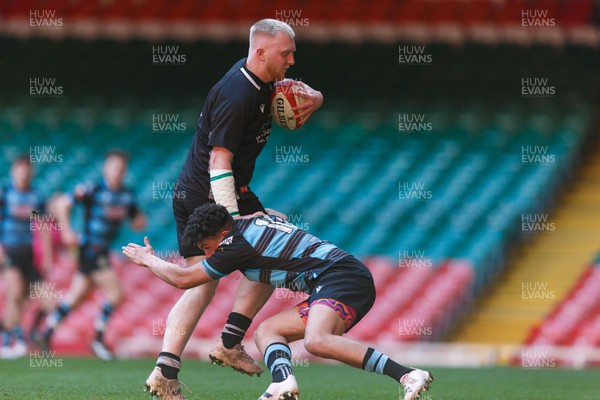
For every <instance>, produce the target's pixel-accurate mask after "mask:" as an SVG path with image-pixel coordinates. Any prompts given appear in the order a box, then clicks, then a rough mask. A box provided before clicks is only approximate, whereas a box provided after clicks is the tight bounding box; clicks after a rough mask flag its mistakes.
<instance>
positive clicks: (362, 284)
mask: <svg viewBox="0 0 600 400" xmlns="http://www.w3.org/2000/svg"><path fill="white" fill-rule="evenodd" d="M257 214H260V213H257ZM184 241H185V242H186V243H187V244H188V245H193V244H195V245H196V246H198V247H199V248H201V249H203V250H204V252H205V253H206V255H207V257H208V258H206V259H205V260H204V261H202V262H201V263H199V264H196V265H195V266H193V267H191V268H187V269H185V270H182V269H181V268H178V266H177V265H176V264H172V263H169V262H166V261H164V260H162V259H160V258H158V257H155V256H154V255H153V251H152V247H151V245H150V241H149V240H148V238H145V239H144V243H145V247H142V246H139V245H136V244H129V245H128V246H127V247H123V252H124V253H125V255H127V256H128V257H130V258H131V260H132V261H133V262H135V263H136V264H139V265H143V266H147V267H148V268H149V269H150V271H152V272H153V273H154V274H155V275H156V276H158V277H159V278H160V279H162V280H163V281H165V282H167V283H169V284H171V285H176V286H177V287H180V288H189V287H194V286H197V285H203V284H205V283H209V282H211V281H212V280H219V279H221V278H222V277H225V276H227V275H229V274H230V273H232V272H234V271H236V270H241V271H242V273H243V274H244V275H245V276H246V277H248V279H251V280H253V281H256V282H263V283H265V284H269V285H272V286H273V287H286V288H289V289H292V290H300V291H303V292H305V293H308V294H310V297H309V298H308V299H307V300H304V301H302V302H301V303H300V304H298V305H297V306H295V307H292V308H291V309H288V310H285V311H282V312H281V313H279V314H277V315H275V316H273V317H271V318H269V319H268V320H266V321H264V322H263V323H262V324H261V325H260V326H259V327H258V329H257V330H256V332H255V339H256V344H257V346H258V348H259V349H260V351H261V352H262V353H263V354H264V358H265V364H266V366H267V367H268V368H269V370H270V371H271V373H272V376H273V383H272V384H271V385H270V386H269V387H268V388H267V390H266V392H265V393H264V394H263V395H262V396H261V397H260V398H259V400H269V399H271V400H275V399H277V400H293V399H298V397H299V390H298V384H297V382H296V378H295V377H294V375H293V371H292V364H291V360H292V353H291V349H290V347H289V345H288V343H290V342H293V341H296V340H299V339H304V346H305V348H306V350H307V351H308V352H310V353H311V354H313V355H315V356H318V357H323V358H328V359H334V360H337V361H341V362H344V363H345V364H347V365H350V366H352V367H355V368H362V369H364V370H366V371H368V372H376V373H378V374H382V375H387V376H389V377H391V378H392V379H394V380H395V381H396V382H398V383H399V384H402V385H403V386H404V391H405V396H404V400H414V399H418V398H419V396H420V394H421V392H422V391H424V390H427V389H428V388H429V383H430V382H431V381H433V377H432V375H431V374H430V373H429V372H427V371H423V370H419V369H413V368H408V367H405V366H402V365H400V364H398V363H396V362H395V361H393V360H392V359H391V358H389V357H388V356H387V355H385V354H382V353H380V352H379V351H377V350H375V349H373V348H370V347H367V346H365V345H363V344H361V343H359V342H356V341H353V340H351V339H348V338H345V337H342V335H343V334H344V333H345V332H348V331H349V330H350V329H351V328H352V327H353V326H354V325H356V324H357V323H358V322H359V321H360V320H361V319H362V318H363V317H364V316H365V315H366V314H367V313H368V312H369V310H370V309H371V307H372V306H373V303H374V302H375V284H374V282H373V277H372V275H371V272H370V271H369V269H368V268H367V267H366V266H365V265H364V264H363V263H361V262H360V261H358V260H357V259H356V258H355V257H354V256H352V255H351V254H349V253H347V252H346V251H344V250H341V249H339V248H338V247H336V246H335V245H333V244H331V243H330V242H327V241H324V240H321V239H319V238H317V237H315V236H313V235H310V234H309V233H307V232H306V231H304V230H301V229H298V228H297V227H296V226H294V225H292V224H289V223H287V222H286V221H285V220H283V219H281V218H278V217H276V216H273V217H271V216H267V215H256V216H254V217H245V218H244V219H242V220H238V221H234V220H233V218H231V216H230V215H229V213H228V212H227V209H225V208H224V207H223V206H220V205H217V204H205V205H203V206H201V207H198V208H197V209H196V211H194V213H193V214H192V216H191V217H190V220H189V222H188V226H187V229H186V231H185V234H184Z"/></svg>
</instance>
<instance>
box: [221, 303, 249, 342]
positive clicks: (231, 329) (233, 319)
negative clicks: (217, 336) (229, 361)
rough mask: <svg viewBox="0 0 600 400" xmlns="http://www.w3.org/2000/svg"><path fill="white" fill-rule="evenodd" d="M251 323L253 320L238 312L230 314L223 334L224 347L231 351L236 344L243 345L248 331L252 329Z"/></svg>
mask: <svg viewBox="0 0 600 400" xmlns="http://www.w3.org/2000/svg"><path fill="white" fill-rule="evenodd" d="M251 323H252V320H251V319H250V318H248V317H246V316H245V315H242V314H239V313H236V312H232V313H231V314H229V318H227V323H226V324H225V327H224V328H223V332H222V333H221V339H223V346H225V348H226V349H231V348H233V347H234V346H235V345H236V344H238V343H241V342H242V339H243V338H244V335H245V334H246V331H247V330H248V328H250V324H251Z"/></svg>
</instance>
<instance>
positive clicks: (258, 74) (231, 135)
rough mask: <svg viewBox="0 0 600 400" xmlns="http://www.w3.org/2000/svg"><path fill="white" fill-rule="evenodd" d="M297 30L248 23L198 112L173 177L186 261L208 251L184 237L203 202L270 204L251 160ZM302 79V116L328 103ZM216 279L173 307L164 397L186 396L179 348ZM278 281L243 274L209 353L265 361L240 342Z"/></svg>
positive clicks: (227, 360)
mask: <svg viewBox="0 0 600 400" xmlns="http://www.w3.org/2000/svg"><path fill="white" fill-rule="evenodd" d="M294 36H295V35H294V31H293V30H292V28H290V27H289V25H287V24H285V23H284V22H281V21H277V20H274V19H264V20H261V21H258V22H256V23H255V24H254V25H253V26H252V27H251V28H250V38H249V41H250V43H249V51H248V57H247V58H244V59H241V60H239V61H238V62H236V63H235V64H234V65H233V66H232V67H231V69H230V70H229V71H228V72H227V73H226V74H225V75H224V76H223V77H222V78H221V79H220V80H219V81H218V82H217V83H216V84H215V86H213V88H212V89H211V90H210V92H209V94H208V96H207V98H206V100H205V103H204V107H203V109H202V114H200V117H199V119H198V126H197V130H196V134H195V135H194V138H193V139H192V144H191V146H190V149H189V152H188V155H187V159H186V161H185V163H184V165H183V168H182V170H181V173H180V175H179V178H178V179H177V182H176V187H175V191H174V194H173V199H174V200H173V212H174V215H175V219H176V222H177V239H178V243H179V252H180V254H181V256H183V257H184V258H185V260H186V264H187V265H195V264H197V263H199V262H201V261H202V260H203V259H204V258H206V255H205V254H204V251H203V250H202V249H199V248H198V247H197V246H186V244H185V243H183V233H184V232H185V229H186V226H187V221H188V218H189V216H190V215H191V214H192V213H193V211H194V210H195V209H196V208H197V207H198V206H200V205H202V204H205V203H215V202H216V203H218V204H221V205H223V206H225V207H226V208H227V211H228V212H229V213H230V214H231V216H232V217H233V218H239V217H240V216H242V215H248V214H253V213H255V212H257V211H265V208H264V207H263V205H262V204H261V203H260V201H259V199H258V197H257V196H256V195H255V194H254V193H253V192H252V191H251V190H250V187H249V184H250V181H251V179H252V175H253V172H254V165H255V162H256V159H257V157H258V156H259V155H260V153H261V151H262V149H263V147H264V146H265V143H266V142H267V139H268V137H269V133H270V131H271V121H272V120H271V113H270V102H269V100H270V96H271V93H272V90H273V85H272V84H273V83H274V82H275V81H277V80H281V79H283V78H284V77H285V74H286V72H287V70H288V69H289V68H290V67H291V66H292V65H294V51H295V50H296V46H295V43H294ZM302 85H304V88H305V91H306V94H301V95H300V96H302V97H304V100H305V102H304V103H303V104H302V105H300V106H298V107H297V108H295V112H296V116H297V118H298V119H299V120H300V122H302V123H304V122H305V121H306V120H307V119H308V118H309V117H310V115H311V114H312V113H313V112H314V111H315V110H316V109H318V108H319V107H320V106H321V104H322V103H323V96H322V94H321V93H320V92H318V91H316V90H314V89H312V88H311V87H309V86H308V85H306V84H302ZM217 284H218V281H214V282H211V283H210V284H207V285H203V286H200V287H196V288H192V289H189V290H187V291H186V292H185V293H184V294H183V295H182V297H181V298H180V299H179V300H178V301H177V303H176V304H175V305H174V306H173V308H172V310H171V311H170V313H169V316H168V318H167V329H166V330H165V335H164V338H163V345H162V351H161V352H160V354H159V357H158V360H157V363H156V367H155V368H154V370H153V371H152V373H151V374H150V376H149V377H148V379H147V380H146V388H147V390H149V391H150V392H151V393H152V394H155V395H158V396H159V397H160V398H162V399H163V400H164V399H183V398H185V397H184V396H183V394H181V391H180V389H179V382H178V380H177V374H178V372H179V370H180V368H181V354H182V353H183V350H184V348H185V346H186V344H187V342H188V340H189V338H190V335H191V334H192V332H193V330H194V327H195V326H196V324H197V323H198V320H199V318H200V316H201V315H202V313H203V312H204V310H205V309H206V307H207V306H208V304H209V303H210V301H211V299H212V297H213V295H214V293H215V289H216V288H217ZM272 292H273V288H272V287H271V286H269V285H265V284H262V283H260V282H251V281H249V280H247V279H243V280H242V281H241V282H240V285H239V287H238V290H237V293H236V298H235V301H234V304H233V310H232V312H231V313H230V315H229V317H228V320H227V323H226V325H225V327H224V329H223V333H222V335H221V338H220V339H219V340H218V341H217V344H216V346H215V347H214V348H213V350H212V351H211V352H210V358H211V360H212V361H213V362H215V363H218V364H221V365H226V366H231V367H233V368H234V369H236V370H239V371H242V372H245V373H247V374H249V375H253V374H260V373H261V372H262V371H263V370H262V368H261V367H260V366H259V365H258V364H257V363H256V362H255V361H254V360H253V359H252V358H251V357H250V356H249V355H248V354H247V353H246V352H245V350H244V348H243V347H242V345H241V341H242V339H243V337H244V334H245V333H246V330H247V329H248V328H249V326H250V324H251V322H252V319H253V318H254V317H255V315H256V314H257V313H258V311H259V310H260V309H261V308H262V306H263V305H264V304H265V302H266V301H267V299H268V298H269V296H270V295H271V293H272Z"/></svg>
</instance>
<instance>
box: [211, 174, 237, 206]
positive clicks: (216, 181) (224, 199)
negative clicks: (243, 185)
mask: <svg viewBox="0 0 600 400" xmlns="http://www.w3.org/2000/svg"><path fill="white" fill-rule="evenodd" d="M210 187H211V189H212V193H213V196H214V198H215V203H217V204H220V205H222V206H224V207H225V208H226V209H227V211H229V214H231V216H232V217H233V216H236V215H240V212H239V210H238V204H237V199H236V194H235V181H234V179H233V171H231V170H228V169H213V170H211V171H210Z"/></svg>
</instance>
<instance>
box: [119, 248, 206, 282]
mask: <svg viewBox="0 0 600 400" xmlns="http://www.w3.org/2000/svg"><path fill="white" fill-rule="evenodd" d="M122 249H123V254H125V255H126V256H127V257H129V258H130V259H131V261H133V262H134V263H136V264H137V265H141V266H143V267H147V268H148V269H149V270H150V271H152V273H153V274H154V275H156V276H157V277H159V278H160V279H161V280H163V281H165V282H166V283H168V284H169V285H171V286H174V287H176V288H178V289H189V288H193V287H196V286H200V285H202V284H204V283H207V282H210V281H213V278H211V277H210V276H209V275H208V274H207V273H206V271H204V268H202V265H201V262H200V263H197V264H194V265H192V266H190V267H188V268H182V267H180V266H179V265H177V264H173V263H170V262H168V261H165V260H163V259H162V258H159V257H156V256H155V255H154V250H153V249H152V246H151V245H150V240H148V238H147V237H144V246H140V245H138V244H135V243H129V244H128V245H127V246H123V247H122Z"/></svg>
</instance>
